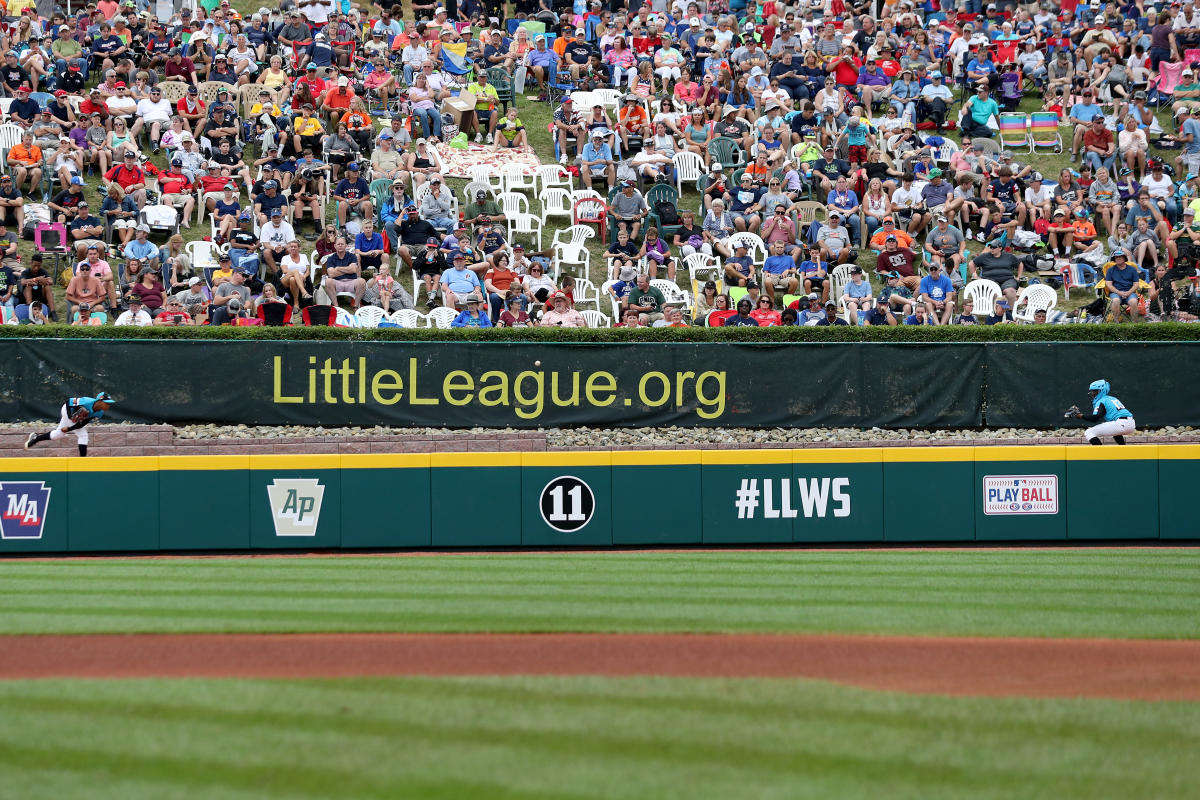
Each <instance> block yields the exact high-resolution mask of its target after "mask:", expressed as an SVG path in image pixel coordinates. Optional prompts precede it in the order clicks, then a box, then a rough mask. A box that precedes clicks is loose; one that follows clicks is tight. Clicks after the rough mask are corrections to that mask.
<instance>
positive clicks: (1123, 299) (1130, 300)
mask: <svg viewBox="0 0 1200 800" xmlns="http://www.w3.org/2000/svg"><path fill="white" fill-rule="evenodd" d="M1111 297H1112V299H1113V300H1117V301H1120V303H1121V305H1123V306H1127V305H1129V304H1130V303H1136V302H1137V301H1138V294H1137V292H1134V293H1133V294H1131V295H1129V297H1121V295H1119V294H1115V293H1114V294H1113V295H1111ZM1110 302H1111V301H1110Z"/></svg>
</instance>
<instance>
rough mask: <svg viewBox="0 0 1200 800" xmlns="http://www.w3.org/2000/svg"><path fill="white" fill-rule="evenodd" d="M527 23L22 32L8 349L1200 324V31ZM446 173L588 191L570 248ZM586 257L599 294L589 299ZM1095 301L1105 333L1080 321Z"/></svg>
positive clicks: (931, 14)
mask: <svg viewBox="0 0 1200 800" xmlns="http://www.w3.org/2000/svg"><path fill="white" fill-rule="evenodd" d="M513 8H514V11H513V14H514V15H513V17H512V18H505V17H504V16H503V13H504V11H503V10H501V8H499V7H497V6H495V5H494V4H491V3H481V2H478V1H477V0H473V1H472V2H466V3H461V4H459V5H458V6H457V15H458V18H456V19H452V18H450V17H449V16H448V14H447V10H446V9H445V8H444V7H442V6H440V5H436V4H429V3H427V2H426V3H422V2H420V1H419V0H418V1H417V2H413V3H411V13H412V14H413V15H415V16H416V18H417V21H416V22H415V23H414V22H411V21H408V22H406V21H404V19H403V18H404V16H405V15H406V14H407V13H409V9H406V7H405V6H404V5H402V4H401V3H399V2H396V3H392V2H389V0H382V4H381V5H377V4H370V5H362V6H359V5H358V4H354V3H348V2H323V1H322V0H300V2H299V4H298V5H297V3H296V2H295V0H284V2H283V3H282V4H281V6H279V7H276V8H269V9H268V8H260V9H259V10H258V11H257V12H255V13H253V14H248V15H247V16H246V17H243V16H242V14H240V13H239V12H238V11H237V10H236V9H235V8H233V7H231V5H230V3H229V2H228V0H219V2H214V1H213V0H206V2H204V3H201V4H200V5H199V6H197V7H196V8H195V9H194V10H193V9H191V8H184V9H182V10H180V11H178V12H176V13H173V14H172V15H171V16H170V18H168V19H162V18H159V17H157V16H156V15H155V10H154V9H151V8H147V7H146V4H145V2H144V0H143V2H142V4H141V5H140V6H139V4H138V2H136V1H135V0H125V2H124V3H122V4H118V3H117V2H113V0H104V1H103V2H100V3H91V4H87V5H83V6H79V7H78V8H77V9H75V10H73V11H71V13H70V14H66V13H63V12H62V11H61V10H59V9H57V8H56V9H54V10H53V11H52V12H51V13H49V14H48V15H45V14H43V13H40V12H39V7H38V6H36V5H34V4H32V3H31V2H29V1H28V0H25V2H23V3H10V4H9V5H8V7H7V11H8V14H9V15H10V16H8V17H6V24H5V32H4V34H3V36H2V37H0V39H2V42H0V43H2V44H4V45H5V47H4V53H5V55H4V59H5V65H4V67H3V68H2V69H0V93H2V94H3V97H4V111H5V124H4V126H2V127H0V134H2V135H0V147H2V149H0V153H2V158H3V162H4V163H3V168H4V174H3V175H2V176H0V305H3V307H4V308H5V318H6V319H12V320H15V321H18V322H28V323H31V324H42V323H47V322H50V323H52V322H70V323H71V324H77V325H85V326H86V325H102V324H105V323H106V322H111V323H115V324H135V325H171V326H174V325H200V324H217V325H219V324H262V323H266V324H283V323H285V322H288V321H291V320H293V319H295V321H296V322H299V321H300V319H303V320H304V322H306V323H314V324H315V323H325V324H329V323H338V322H343V323H344V324H361V322H362V321H369V322H367V323H366V324H394V325H404V324H417V323H416V322H415V320H416V319H417V318H418V317H417V315H415V314H414V315H413V316H404V315H403V314H401V313H400V312H415V311H416V309H417V307H418V303H420V301H421V299H422V294H423V295H424V304H423V306H424V307H425V308H427V309H428V310H429V311H430V317H429V319H431V320H432V319H434V318H435V317H436V320H437V324H445V325H447V326H456V327H490V326H524V325H554V326H585V325H589V324H615V325H618V326H628V327H634V326H644V325H657V326H683V325H689V324H695V325H702V324H706V325H713V326H715V325H724V326H763V325H785V324H798V325H803V324H811V325H817V326H826V325H847V324H862V325H889V326H890V325H904V324H908V325H945V324H995V323H1002V322H1010V321H1021V322H1026V323H1030V324H1041V323H1047V324H1048V323H1065V322H1104V321H1121V320H1125V319H1128V320H1132V321H1139V320H1144V319H1149V320H1177V321H1192V320H1194V319H1195V318H1196V317H1195V316H1194V314H1195V312H1196V311H1197V310H1200V309H1197V308H1196V306H1197V303H1196V302H1195V299H1194V298H1195V292H1194V286H1193V284H1194V283H1195V278H1196V276H1197V270H1196V260H1197V255H1198V254H1200V249H1198V248H1200V222H1198V221H1197V212H1198V211H1200V120H1197V119H1196V118H1195V116H1194V112H1195V111H1196V110H1198V109H1200V80H1198V79H1197V69H1198V68H1200V9H1197V8H1196V7H1195V4H1194V2H1192V0H1188V2H1184V3H1182V4H1175V5H1172V6H1165V5H1164V6H1152V5H1146V4H1142V3H1140V2H1129V3H1123V4H1119V3H1109V4H1100V3H1090V4H1089V3H1077V2H1064V3H1041V4H1038V3H1023V4H1017V3H998V4H997V3H987V4H986V5H985V4H983V3H980V2H979V1H978V0H967V2H962V3H959V4H958V5H957V6H951V5H949V4H948V3H941V4H939V3H937V2H936V0H931V2H928V3H925V4H923V5H921V6H917V5H916V4H914V3H913V2H911V0H899V1H898V2H885V3H882V4H881V5H880V4H875V3H855V2H845V1H844V0H829V2H825V3H813V4H799V5H787V4H783V3H776V2H773V1H769V2H764V3H753V4H749V5H746V4H745V3H744V2H742V3H739V2H727V0H711V2H708V3H697V2H687V1H686V0H673V1H672V2H664V1H663V0H655V1H654V2H650V3H641V4H635V3H630V4H625V3H620V2H616V3H603V2H596V1H594V0H576V2H574V3H561V2H546V0H540V2H537V3H532V2H528V0H521V1H520V2H517V3H515V6H514V7H513ZM466 90H470V91H471V92H472V96H473V97H474V98H475V101H474V102H475V104H474V107H473V108H468V109H466V110H463V111H461V112H453V113H447V108H448V107H447V105H446V102H447V101H448V100H449V99H451V98H452V97H453V96H454V95H457V94H460V93H461V92H464V91H466ZM531 104H533V105H531ZM537 104H542V107H541V108H539V107H538V105H537ZM519 106H520V107H519ZM1039 115H1040V118H1041V119H1042V120H1045V119H1046V118H1047V115H1049V118H1051V119H1052V121H1053V123H1054V124H1052V125H1051V126H1050V127H1049V129H1046V128H1045V127H1044V126H1043V127H1041V128H1039V127H1038V124H1037V123H1038V119H1036V118H1037V117H1039ZM526 119H529V120H531V121H532V120H534V119H538V120H544V121H543V122H541V123H539V124H536V125H532V126H531V127H527V126H526V124H525V120H526ZM1018 122H1019V125H1018ZM447 143H450V145H452V146H453V147H455V148H456V149H468V150H469V151H470V152H471V153H472V154H474V155H476V156H478V157H480V158H486V157H487V154H488V153H497V152H499V151H502V150H514V151H517V152H523V153H533V154H535V155H537V156H538V158H539V159H540V160H541V161H542V162H544V164H545V165H546V166H554V167H556V170H553V171H555V172H557V176H556V177H555V180H554V181H553V182H550V181H547V182H546V183H544V184H543V185H542V186H541V191H539V185H538V182H537V181H534V182H533V183H532V184H530V185H529V187H528V188H532V190H533V194H531V195H530V196H528V197H525V198H522V199H523V201H524V203H525V204H526V205H529V204H532V205H533V206H534V208H535V209H536V208H537V207H538V206H539V205H540V207H541V213H540V214H538V213H534V214H533V216H534V217H535V218H540V220H542V221H545V220H547V219H549V218H551V214H552V213H554V210H559V211H561V208H562V207H561V205H559V204H560V203H561V197H560V195H558V194H556V193H548V192H547V191H546V189H547V187H550V188H553V189H555V191H556V192H557V190H558V188H559V187H565V188H566V199H567V203H568V205H567V207H566V208H567V212H568V216H570V217H571V222H572V223H573V224H572V225H571V227H570V228H568V229H567V234H569V235H568V237H567V238H566V239H561V238H560V237H559V236H558V235H557V233H561V231H559V232H556V235H555V236H554V237H553V241H552V242H549V243H547V246H546V247H544V248H543V247H542V238H543V237H542V236H541V235H540V232H539V235H538V236H536V237H533V236H530V235H529V233H530V231H529V230H528V229H525V228H521V227H519V225H520V224H521V223H520V218H521V217H522V216H524V215H525V214H524V212H521V211H516V210H514V209H515V208H517V206H514V205H511V204H510V203H509V201H508V199H506V195H511V194H514V193H520V192H524V191H527V188H526V187H524V186H522V187H518V188H517V189H516V190H515V192H514V190H513V189H512V188H511V187H504V188H505V192H504V193H503V194H501V193H498V192H497V190H496V188H495V186H494V185H493V184H492V183H491V181H487V182H483V183H480V182H478V181H477V180H472V181H471V182H470V183H468V184H467V186H466V187H465V189H462V188H455V187H452V186H451V185H450V183H449V181H448V178H449V175H448V171H447V168H446V165H445V164H443V160H444V156H443V155H441V154H440V153H439V148H443V149H442V150H441V151H440V152H441V153H445V152H446V151H445V149H444V148H445V147H446V146H447ZM551 150H552V151H553V156H551V155H549V153H550V152H551ZM693 189H694V191H693ZM681 190H683V194H681V193H680V191H681ZM591 199H594V200H595V202H593V203H591V204H590V205H589V204H588V203H586V202H585V204H584V206H582V207H581V206H580V205H579V202H580V201H588V200H591ZM552 201H553V203H554V205H555V208H554V209H552V207H551V203H552ZM193 226H199V228H200V230H198V231H196V232H195V234H193V233H192V232H190V229H191V228H192V227H193ZM592 226H595V228H596V229H598V230H599V232H600V233H601V237H600V239H599V240H598V242H591V243H590V244H588V243H587V238H588V237H591V236H592V233H591V232H590V231H591V229H592ZM580 227H582V228H585V229H587V230H588V231H589V233H586V234H585V233H580V234H579V235H578V237H576V238H571V237H572V236H574V235H575V234H574V231H575V229H576V228H580ZM22 237H25V238H34V237H37V239H38V241H39V244H38V245H37V247H36V252H32V253H29V257H28V259H26V258H25V257H24V256H22V254H21V252H20V251H19V248H18V241H19V240H20V239H21V238H22ZM55 237H57V238H55ZM520 239H523V240H524V242H522V241H519V240H520ZM46 242H50V243H49V244H46ZM581 242H583V243H584V244H583V247H584V248H585V249H587V250H589V251H590V253H592V254H594V255H596V260H597V264H598V267H597V269H596V271H595V272H593V273H591V274H588V273H587V272H586V269H587V266H588V265H589V264H590V259H589V258H584V259H583V261H582V263H583V265H584V270H585V271H583V272H580V271H578V270H574V277H572V274H573V269H572V267H573V266H574V265H576V264H578V263H580V262H579V261H578V260H576V259H577V258H582V256H580V255H579V253H578V246H579V245H580V243H581ZM526 245H528V249H526ZM585 255H586V254H585ZM597 273H603V274H602V276H601V275H599V274H597ZM596 278H599V280H593V279H596ZM56 284H60V285H65V303H63V302H61V301H60V302H57V303H56V295H55V290H54V287H55V285H56ZM596 284H599V286H597V285H596ZM1064 286H1065V287H1066V288H1077V289H1078V288H1083V289H1086V290H1087V291H1088V293H1089V294H1088V300H1089V301H1090V302H1088V303H1086V304H1085V305H1084V306H1082V307H1080V308H1076V309H1069V310H1060V309H1058V308H1057V307H1056V306H1057V300H1056V297H1057V295H1058V292H1059V291H1060V290H1062V289H1063V288H1064ZM1092 292H1094V300H1093V299H1092V298H1093V294H1092ZM339 303H344V304H345V305H347V306H348V307H349V309H350V311H351V312H356V313H351V314H345V313H342V314H339V313H337V306H338V304H339ZM577 304H578V305H581V306H582V305H587V304H593V305H594V306H595V308H596V312H595V313H589V312H586V311H580V310H577V309H576V305H577ZM60 305H62V306H63V307H59V306H60ZM439 308H440V309H443V310H441V311H437V313H436V314H435V313H434V312H435V310H437V309H439ZM362 309H377V311H376V312H372V313H364V312H362V311H361V310H362ZM600 311H605V312H610V313H607V314H602V313H599V312H600ZM347 318H349V319H350V322H345V320H346V319H347Z"/></svg>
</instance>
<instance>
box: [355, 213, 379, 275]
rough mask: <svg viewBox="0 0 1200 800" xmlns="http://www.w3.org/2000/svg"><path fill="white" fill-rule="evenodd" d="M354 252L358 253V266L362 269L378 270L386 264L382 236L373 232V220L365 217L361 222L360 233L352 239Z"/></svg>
mask: <svg viewBox="0 0 1200 800" xmlns="http://www.w3.org/2000/svg"><path fill="white" fill-rule="evenodd" d="M354 251H355V252H356V253H358V265H359V266H360V267H362V268H363V269H374V270H378V269H379V267H380V265H381V264H385V263H387V255H385V254H384V252H383V236H382V234H380V233H378V232H377V231H376V230H375V220H374V218H372V217H367V218H366V219H364V220H363V221H362V231H361V232H360V233H359V234H358V235H357V236H355V237H354Z"/></svg>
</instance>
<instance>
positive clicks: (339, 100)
mask: <svg viewBox="0 0 1200 800" xmlns="http://www.w3.org/2000/svg"><path fill="white" fill-rule="evenodd" d="M355 96H356V95H355V94H354V90H353V89H351V88H350V79H349V78H347V77H346V76H345V75H342V76H341V77H339V78H338V79H337V86H331V87H330V88H328V89H326V90H325V92H324V93H323V94H322V95H321V96H320V97H318V98H317V108H319V109H321V113H322V114H323V115H324V116H325V118H326V120H327V121H328V122H329V125H330V127H331V128H335V129H336V128H337V120H339V119H341V118H342V115H343V114H345V113H346V112H347V111H349V110H350V101H351V100H353V99H354V98H355Z"/></svg>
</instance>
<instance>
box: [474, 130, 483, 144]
mask: <svg viewBox="0 0 1200 800" xmlns="http://www.w3.org/2000/svg"><path fill="white" fill-rule="evenodd" d="M482 142H483V134H482V133H480V132H479V131H476V132H475V144H480V143H482Z"/></svg>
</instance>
